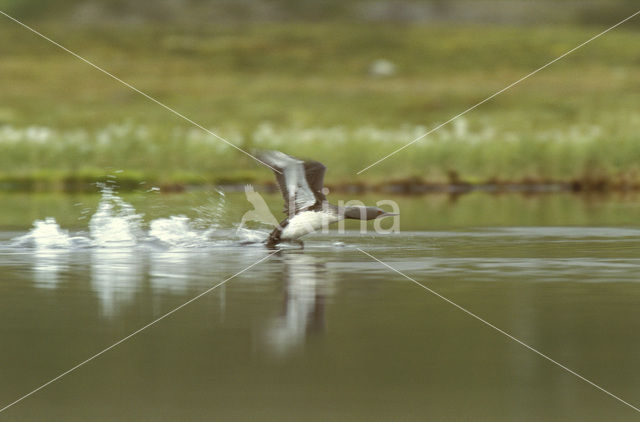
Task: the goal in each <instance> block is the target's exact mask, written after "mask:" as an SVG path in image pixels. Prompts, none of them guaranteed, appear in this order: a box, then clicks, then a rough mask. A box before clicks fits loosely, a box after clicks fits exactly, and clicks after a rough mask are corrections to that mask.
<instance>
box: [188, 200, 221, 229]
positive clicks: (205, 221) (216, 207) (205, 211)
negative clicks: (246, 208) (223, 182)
mask: <svg viewBox="0 0 640 422" xmlns="http://www.w3.org/2000/svg"><path fill="white" fill-rule="evenodd" d="M216 193H217V194H218V197H217V198H209V201H208V202H207V204H206V205H202V206H199V207H196V208H195V209H194V211H195V212H196V214H197V215H198V217H196V218H195V220H194V221H193V226H194V228H198V229H201V230H209V231H213V230H216V229H219V228H221V227H222V224H223V221H224V220H225V217H226V200H227V198H226V196H225V194H224V192H223V191H221V190H216Z"/></svg>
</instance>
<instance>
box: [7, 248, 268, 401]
mask: <svg viewBox="0 0 640 422" xmlns="http://www.w3.org/2000/svg"><path fill="white" fill-rule="evenodd" d="M277 252H278V251H277V250H275V251H273V252H270V253H269V254H267V255H266V256H264V257H262V258H260V259H259V260H258V261H256V262H254V263H253V264H251V265H249V266H248V267H246V268H245V269H243V270H242V271H239V272H237V273H235V274H234V275H232V276H231V277H229V278H227V279H225V280H223V281H221V282H220V283H218V284H216V285H215V286H213V287H210V288H208V289H207V290H205V291H204V292H202V293H200V294H199V295H197V296H195V297H193V298H191V299H189V300H188V301H186V302H185V303H183V304H182V305H180V306H177V307H175V308H173V309H172V310H170V311H169V312H167V313H165V314H164V315H162V316H160V317H159V318H156V319H154V320H153V321H151V322H150V323H148V324H147V325H145V326H143V327H141V328H138V329H137V330H136V331H134V332H133V333H131V334H129V335H128V336H126V337H124V338H122V339H120V340H118V341H117V342H115V343H113V344H112V345H111V346H109V347H107V348H106V349H103V350H101V351H100V352H98V353H96V354H95V355H93V356H91V357H90V358H88V359H86V360H84V361H82V362H80V363H79V364H77V365H76V366H74V367H72V368H70V369H68V370H66V371H64V372H63V373H61V374H60V375H58V376H57V377H55V378H53V379H51V380H49V381H47V382H45V383H44V384H42V385H41V386H40V387H38V388H36V389H34V390H32V391H30V392H29V393H27V394H25V395H24V396H22V397H20V398H19V399H17V400H14V401H13V402H11V403H9V404H7V405H6V406H4V407H3V408H2V409H0V413H2V412H4V411H5V410H7V409H8V408H10V407H11V406H13V405H15V404H17V403H19V402H21V401H22V400H24V399H26V398H27V397H29V396H31V395H32V394H35V393H37V392H38V391H40V390H42V389H43V388H45V387H46V386H48V385H49V384H52V383H54V382H56V381H57V380H59V379H60V378H62V377H64V376H65V375H67V374H69V373H71V372H73V371H75V370H76V369H78V368H80V367H81V366H83V365H85V364H87V363H89V362H91V361H92V360H94V359H95V358H97V357H98V356H100V355H102V354H104V353H106V352H108V351H109V350H111V349H113V348H114V347H116V346H118V345H119V344H121V343H123V342H125V341H127V340H129V339H130V338H131V337H133V336H135V335H136V334H139V333H141V332H142V331H144V330H146V329H147V328H149V327H151V326H152V325H154V324H155V323H157V322H159V321H161V320H163V319H165V318H166V317H168V316H169V315H171V314H173V313H174V312H176V311H178V310H180V309H182V308H184V307H185V306H187V305H188V304H190V303H191V302H193V301H195V300H198V299H199V298H201V297H202V296H204V295H206V294H207V293H210V292H211V291H213V290H215V289H216V288H218V287H220V286H222V285H223V284H225V283H226V282H227V281H229V280H231V279H233V278H235V277H237V276H239V275H240V274H242V273H244V272H245V271H247V270H249V269H251V268H253V267H255V266H256V265H258V264H260V263H261V262H263V261H265V260H267V259H269V258H271V256H273V254H275V253H277Z"/></svg>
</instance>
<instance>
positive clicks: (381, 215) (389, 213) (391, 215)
mask: <svg viewBox="0 0 640 422" xmlns="http://www.w3.org/2000/svg"><path fill="white" fill-rule="evenodd" d="M394 215H400V214H398V213H397V212H385V213H384V214H380V215H379V216H378V218H382V217H393V216H394Z"/></svg>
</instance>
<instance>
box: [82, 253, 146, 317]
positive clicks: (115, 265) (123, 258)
mask: <svg viewBox="0 0 640 422" xmlns="http://www.w3.org/2000/svg"><path fill="white" fill-rule="evenodd" d="M143 267H144V260H141V259H140V256H139V254H137V253H136V251H135V249H134V248H118V249H111V248H96V249H94V250H93V251H92V253H91V284H92V287H93V289H94V291H95V292H96V295H97V296H98V299H99V300H100V304H101V305H102V314H103V315H104V316H105V317H113V316H115V315H116V314H117V313H118V311H119V310H121V308H122V306H123V305H126V304H129V303H132V302H133V299H134V298H135V294H136V292H137V291H138V290H139V289H140V285H141V284H142V278H143V274H144V268H143Z"/></svg>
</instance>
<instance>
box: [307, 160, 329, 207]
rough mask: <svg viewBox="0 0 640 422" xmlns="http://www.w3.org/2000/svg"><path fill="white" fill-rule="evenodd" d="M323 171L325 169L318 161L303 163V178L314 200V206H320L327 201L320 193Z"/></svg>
mask: <svg viewBox="0 0 640 422" xmlns="http://www.w3.org/2000/svg"><path fill="white" fill-rule="evenodd" d="M325 171H327V168H326V167H325V166H324V165H323V164H322V163H321V162H319V161H313V160H308V161H305V162H304V173H305V178H306V179H307V183H308V184H309V187H310V188H311V191H312V192H313V195H314V196H315V198H316V204H322V203H323V202H324V201H325V200H326V199H327V198H326V197H325V196H324V193H323V192H322V189H323V188H324V173H325Z"/></svg>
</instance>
